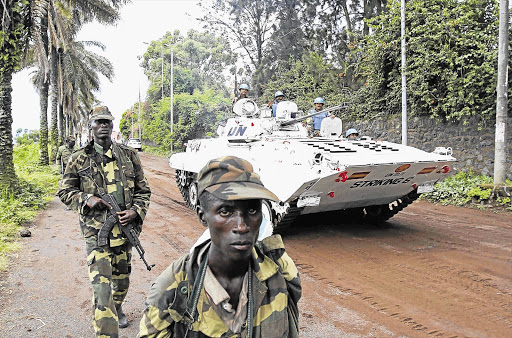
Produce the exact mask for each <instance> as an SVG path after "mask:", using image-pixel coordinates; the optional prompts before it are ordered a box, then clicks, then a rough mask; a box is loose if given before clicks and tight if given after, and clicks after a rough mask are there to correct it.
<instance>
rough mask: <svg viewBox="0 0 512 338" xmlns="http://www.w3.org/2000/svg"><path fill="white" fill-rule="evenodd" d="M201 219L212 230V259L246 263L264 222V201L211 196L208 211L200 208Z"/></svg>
mask: <svg viewBox="0 0 512 338" xmlns="http://www.w3.org/2000/svg"><path fill="white" fill-rule="evenodd" d="M199 219H200V220H201V222H202V223H203V225H207V226H208V228H209V229H210V236H211V239H212V247H211V249H210V250H211V251H210V254H211V256H210V257H224V259H227V260H229V262H237V261H246V260H247V259H249V258H250V257H251V253H252V248H253V247H254V243H256V240H257V239H258V233H259V231H260V225H261V221H262V219H263V215H262V213H261V200H259V199H256V200H237V201H225V200H221V199H219V198H216V197H215V196H211V199H210V200H209V203H208V205H207V206H206V208H205V209H204V210H202V209H200V211H199ZM226 262H227V261H226Z"/></svg>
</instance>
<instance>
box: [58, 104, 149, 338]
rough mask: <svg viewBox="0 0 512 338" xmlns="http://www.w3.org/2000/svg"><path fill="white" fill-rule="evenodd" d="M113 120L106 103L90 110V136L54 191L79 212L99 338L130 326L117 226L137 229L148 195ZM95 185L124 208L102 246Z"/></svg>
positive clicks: (103, 211)
mask: <svg viewBox="0 0 512 338" xmlns="http://www.w3.org/2000/svg"><path fill="white" fill-rule="evenodd" d="M112 120H114V117H113V116H112V114H111V113H110V111H109V110H108V108H107V107H105V106H100V107H96V108H94V109H93V111H92V115H91V118H90V120H89V127H90V129H92V132H93V134H94V140H93V141H91V142H90V143H89V144H88V145H87V146H85V147H83V148H81V149H79V150H78V151H76V152H74V153H73V154H72V155H71V158H70V159H69V161H68V165H67V167H66V171H65V172H64V176H63V178H62V180H61V182H60V190H59V192H58V193H57V194H58V196H59V198H60V199H61V200H62V202H64V203H65V204H66V205H68V206H70V207H71V208H72V209H73V210H77V211H78V212H79V213H80V218H79V220H80V228H81V231H82V235H83V237H84V239H85V243H86V250H87V265H88V267H89V279H90V280H91V283H92V289H93V326H94V330H95V332H96V335H97V336H98V337H99V336H101V337H118V336H119V333H118V331H119V327H126V326H128V319H127V317H126V315H125V314H124V313H123V310H122V307H121V304H122V303H123V300H124V298H125V296H126V293H127V292H128V287H129V284H130V279H129V277H130V271H131V256H132V254H131V250H132V247H131V244H130V242H129V241H128V240H127V239H126V237H125V236H124V234H123V233H122V231H121V230H120V226H123V225H127V224H129V223H130V222H134V225H135V226H136V228H138V229H139V230H141V228H142V222H143V220H144V217H145V216H146V212H147V210H148V207H149V199H150V196H151V191H150V189H149V185H148V181H147V179H146V177H145V176H144V172H143V171H142V166H141V162H140V159H139V157H138V155H137V152H136V151H134V150H133V149H132V148H130V147H128V146H125V145H121V144H116V143H113V142H112V140H111V139H110V136H111V134H112V127H113V124H112ZM85 168H89V169H88V171H89V173H90V174H92V177H93V178H94V180H95V181H96V183H97V185H98V187H99V188H98V187H97V186H96V185H95V184H94V182H92V181H91V179H90V178H89V177H87V176H85V175H84V174H83V173H84V171H81V170H82V169H85ZM99 189H103V190H104V191H106V192H108V193H111V194H112V195H113V196H114V198H115V200H116V201H117V203H118V204H119V206H120V207H121V210H124V211H122V212H118V215H119V220H120V223H121V224H120V225H119V224H116V225H115V226H114V228H113V229H112V231H111V232H110V234H109V241H108V243H109V244H108V245H106V246H99V245H98V243H97V241H98V231H99V229H100V228H101V226H102V224H103V223H104V222H105V219H106V215H107V208H109V206H108V204H107V203H106V202H105V201H103V200H102V199H101V198H99V197H98V196H99V193H100V191H99Z"/></svg>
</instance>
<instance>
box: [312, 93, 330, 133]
mask: <svg viewBox="0 0 512 338" xmlns="http://www.w3.org/2000/svg"><path fill="white" fill-rule="evenodd" d="M324 104H325V101H324V99H323V98H321V97H317V98H316V99H315V100H314V101H313V105H314V107H315V109H312V110H311V111H310V112H309V114H313V113H316V112H319V111H321V110H322V109H324ZM326 117H327V113H326V112H324V113H321V114H318V115H315V116H313V117H312V118H311V119H310V121H309V123H308V132H309V137H317V136H320V128H321V127H322V120H323V119H324V118H326Z"/></svg>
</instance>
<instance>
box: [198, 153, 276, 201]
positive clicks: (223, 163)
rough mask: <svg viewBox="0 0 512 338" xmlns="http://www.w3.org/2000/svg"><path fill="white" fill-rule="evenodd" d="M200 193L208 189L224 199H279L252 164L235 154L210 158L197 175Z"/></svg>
mask: <svg viewBox="0 0 512 338" xmlns="http://www.w3.org/2000/svg"><path fill="white" fill-rule="evenodd" d="M197 188H198V195H199V196H201V194H202V193H203V192H204V191H205V190H206V191H208V192H209V193H211V194H212V195H213V196H215V197H217V198H220V199H222V200H247V199H269V200H273V201H279V198H277V196H276V195H274V194H273V193H272V192H271V191H270V190H268V189H267V188H265V186H263V183H261V180H260V176H259V175H258V174H256V173H255V172H254V170H253V168H252V165H251V164H250V163H249V162H247V161H246V160H244V159H241V158H238V157H235V156H226V157H220V158H217V159H214V160H210V161H209V162H208V163H207V164H206V165H205V166H204V167H203V168H202V169H201V171H200V172H199V174H198V176H197Z"/></svg>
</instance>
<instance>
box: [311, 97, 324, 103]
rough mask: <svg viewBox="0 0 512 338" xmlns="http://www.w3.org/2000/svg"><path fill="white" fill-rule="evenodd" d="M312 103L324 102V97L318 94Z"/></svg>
mask: <svg viewBox="0 0 512 338" xmlns="http://www.w3.org/2000/svg"><path fill="white" fill-rule="evenodd" d="M313 103H321V104H325V101H324V99H323V98H321V97H320V96H319V97H317V98H316V99H315V101H313Z"/></svg>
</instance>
